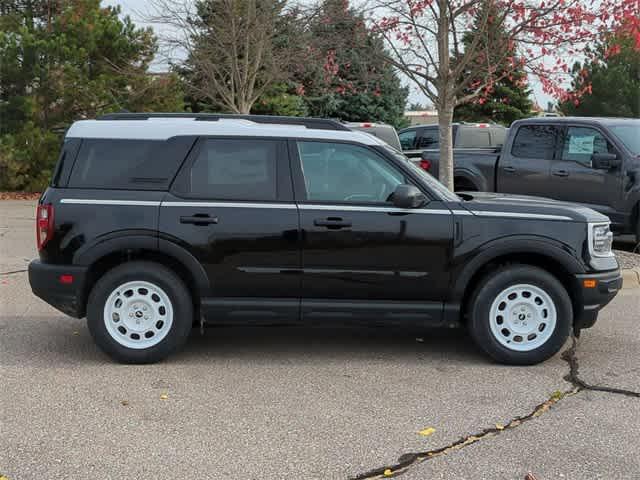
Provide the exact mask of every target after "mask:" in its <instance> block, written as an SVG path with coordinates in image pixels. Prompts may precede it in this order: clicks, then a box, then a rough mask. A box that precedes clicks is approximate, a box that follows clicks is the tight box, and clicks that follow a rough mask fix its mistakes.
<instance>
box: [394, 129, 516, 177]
mask: <svg viewBox="0 0 640 480" xmlns="http://www.w3.org/2000/svg"><path fill="white" fill-rule="evenodd" d="M507 131H508V129H507V128H505V127H503V126H502V125H498V124H497V123H466V122H460V123H454V124H453V151H454V152H464V153H487V152H488V153H495V152H497V151H498V150H499V149H500V148H501V147H502V145H503V144H504V140H505V138H506V136H507ZM398 137H399V138H400V145H401V147H402V153H404V154H405V155H406V156H407V157H409V158H411V159H414V161H417V162H419V161H420V159H421V157H422V154H423V153H424V152H427V153H429V154H431V155H430V156H439V154H440V136H439V128H438V125H415V126H412V127H408V128H404V129H402V130H400V131H399V132H398ZM423 168H424V165H423Z"/></svg>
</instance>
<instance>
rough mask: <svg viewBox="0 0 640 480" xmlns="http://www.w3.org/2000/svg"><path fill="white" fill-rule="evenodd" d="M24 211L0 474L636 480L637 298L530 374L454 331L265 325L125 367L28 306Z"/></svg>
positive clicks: (5, 296) (621, 301)
mask: <svg viewBox="0 0 640 480" xmlns="http://www.w3.org/2000/svg"><path fill="white" fill-rule="evenodd" d="M33 213H34V204H33V202H14V201H5V202H0V272H1V275H0V476H2V475H4V476H6V477H7V478H8V479H10V480H16V479H45V478H46V479H66V478H70V479H92V480H94V479H109V478H136V479H175V478H181V479H182V478H185V479H186V478H189V479H198V478H208V479H284V478H286V479H289V478H291V479H303V478H304V479H354V478H378V477H381V478H384V477H385V476H386V477H392V476H394V475H400V476H401V478H410V479H440V478H443V479H444V478H446V479H524V478H525V475H526V474H527V473H528V472H532V473H533V474H534V475H535V478H536V479H538V480H550V479H558V478H565V479H580V480H584V479H587V478H588V479H596V478H602V479H624V478H629V479H631V478H639V477H640V442H638V433H639V425H640V394H638V393H637V392H640V360H639V359H640V326H639V325H638V323H639V322H640V289H626V290H623V291H622V292H621V294H620V295H619V296H618V297H617V298H616V300H615V301H614V302H613V303H612V304H611V305H610V306H609V307H607V308H606V309H605V310H604V311H603V312H602V314H601V317H600V320H599V322H598V323H597V324H596V326H595V327H594V328H593V329H591V330H588V331H585V332H584V333H583V335H582V336H581V338H580V339H579V341H578V343H577V345H576V346H573V345H572V344H571V343H568V344H567V345H566V346H565V348H564V349H563V350H564V353H563V354H559V355H557V356H556V357H554V358H553V359H551V360H549V361H547V362H546V363H544V364H542V365H538V366H535V367H506V366H500V365H496V364H493V363H491V362H490V361H489V360H488V359H487V357H485V356H484V355H483V354H481V353H480V352H479V351H478V350H477V349H476V348H475V347H474V346H473V344H472V342H471V340H470V339H469V338H468V337H467V336H466V335H465V334H464V333H463V332H461V331H439V332H418V333H411V332H393V331H381V330H332V331H324V330H321V331H316V330H291V329H289V330H284V329H275V328H271V329H264V328H263V329H246V328H235V329H223V328H210V329H207V331H206V333H205V335H204V336H200V334H199V332H198V331H196V330H194V332H193V335H192V338H191V339H190V342H189V343H188V345H187V347H186V349H185V350H184V351H183V352H181V353H180V354H178V355H175V356H173V357H171V358H170V359H169V360H168V361H165V362H164V363H161V364H157V365H147V366H123V365H117V364H114V363H112V362H111V361H110V360H109V359H108V358H107V357H106V356H105V355H103V354H102V353H101V352H100V351H99V350H98V349H97V347H95V346H94V344H93V342H92V341H91V338H90V337H89V333H88V331H87V329H86V326H85V324H84V321H83V320H76V319H71V318H68V317H65V316H64V315H63V314H61V313H59V312H57V311H55V310H53V309H52V308H50V307H48V306H47V305H46V304H45V303H44V302H42V301H40V300H38V299H37V298H35V297H34V296H33V295H32V294H31V291H30V289H29V285H28V281H27V275H26V273H25V271H24V270H25V268H26V264H27V262H28V261H29V260H30V259H31V258H33V257H34V256H35V247H34V224H33ZM570 373H571V374H570ZM593 385H594V386H596V389H593V388H592V387H591V386H593ZM600 387H602V390H604V391H598V390H597V388H600ZM429 428H431V429H434V430H433V431H432V430H426V429H429ZM421 431H422V432H423V434H420V433H419V432H421ZM385 470H386V474H385Z"/></svg>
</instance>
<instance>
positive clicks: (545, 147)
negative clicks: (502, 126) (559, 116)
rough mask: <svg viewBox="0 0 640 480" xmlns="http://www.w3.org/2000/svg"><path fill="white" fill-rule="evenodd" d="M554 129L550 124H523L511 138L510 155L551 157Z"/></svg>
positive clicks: (539, 157) (544, 158)
mask: <svg viewBox="0 0 640 480" xmlns="http://www.w3.org/2000/svg"><path fill="white" fill-rule="evenodd" d="M555 138H556V129H555V127H553V126H551V125H524V126H522V127H520V128H519V129H518V132H517V133H516V138H515V139H514V140H513V147H512V148H511V155H513V156H514V157H520V158H534V159H536V158H537V159H541V160H551V159H553V151H554V148H555Z"/></svg>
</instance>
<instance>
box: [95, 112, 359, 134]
mask: <svg viewBox="0 0 640 480" xmlns="http://www.w3.org/2000/svg"><path fill="white" fill-rule="evenodd" d="M150 118H193V119H195V120H199V121H206V122H216V121H218V120H224V119H230V120H250V121H252V122H255V123H264V124H277V125H302V126H305V127H307V128H309V129H316V130H343V131H350V129H349V128H348V127H347V126H345V125H343V124H342V123H340V122H338V121H336V120H330V119H328V118H308V117H282V116H270V115H242V114H237V115H236V114H227V113H107V114H105V115H102V116H100V117H98V118H97V120H148V119H150Z"/></svg>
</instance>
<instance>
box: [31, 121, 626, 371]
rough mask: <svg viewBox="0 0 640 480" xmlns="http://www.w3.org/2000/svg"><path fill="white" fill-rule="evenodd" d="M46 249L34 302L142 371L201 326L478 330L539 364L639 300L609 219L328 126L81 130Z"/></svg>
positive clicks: (199, 124) (71, 136)
mask: <svg viewBox="0 0 640 480" xmlns="http://www.w3.org/2000/svg"><path fill="white" fill-rule="evenodd" d="M36 231H37V245H38V250H39V257H40V258H39V259H38V260H35V261H33V262H32V263H31V264H30V265H29V281H30V283H31V287H32V289H33V292H34V293H35V294H36V295H37V296H39V297H40V298H42V299H44V300H45V301H46V302H48V303H49V304H51V305H53V306H54V307H56V308H57V309H59V310H61V311H62V312H64V313H66V314H68V315H71V316H74V317H78V318H82V317H85V316H86V317H87V323H88V328H89V330H90V332H91V334H92V336H93V338H94V339H95V341H96V343H97V344H98V346H99V347H100V348H101V349H102V350H104V351H105V352H106V353H108V354H109V355H110V356H111V357H113V358H114V359H115V360H117V361H121V362H127V363H148V362H155V361H158V360H161V359H163V358H165V357H167V356H168V355H170V354H171V353H173V352H175V351H176V350H178V349H179V348H180V347H182V346H183V345H184V344H185V342H186V340H187V338H188V336H189V333H190V331H191V329H192V327H193V325H194V323H195V324H197V323H198V322H200V321H201V319H202V321H206V322H216V323H218V324H238V323H241V322H251V323H253V324H294V325H296V324H297V325H300V324H304V325H311V324H316V325H328V324H330V323H334V324H335V323H338V324H341V325H344V324H349V323H351V324H353V323H357V322H359V323H361V324H366V325H391V324H393V325H404V326H412V327H416V326H418V327H428V326H447V327H451V326H465V327H466V328H468V329H469V331H470V332H471V335H472V337H473V338H474V340H475V341H476V343H477V344H478V346H479V347H480V348H481V349H483V350H484V351H485V352H486V353H487V354H489V355H490V356H491V357H493V358H494V359H495V360H497V361H499V362H504V363H509V364H534V363H537V362H540V361H542V360H545V359H547V358H549V357H550V356H551V355H553V354H555V353H556V352H557V351H558V350H559V349H560V348H561V347H562V345H563V344H564V343H565V341H566V339H567V337H568V336H569V334H570V333H571V331H572V330H573V331H575V332H579V331H580V329H584V328H588V327H590V326H592V325H593V324H594V322H595V321H596V318H597V315H598V311H599V310H600V309H601V308H602V307H604V306H605V305H606V304H607V303H608V302H609V301H611V299H612V298H613V297H614V296H615V295H616V293H617V291H618V289H619V288H620V287H621V284H622V279H621V276H620V271H619V268H618V264H617V261H616V258H615V257H614V255H613V253H612V251H611V242H612V237H611V232H610V230H609V219H608V218H607V217H605V216H604V215H601V214H599V213H597V212H595V211H593V210H590V209H588V208H584V207H578V206H574V205H571V204H566V203H560V202H557V201H552V200H544V199H536V198H527V197H517V196H507V195H501V194H477V195H475V196H474V197H473V198H471V197H458V196H457V195H455V194H453V193H451V192H450V191H448V190H447V189H445V188H444V187H443V186H442V185H441V184H440V183H438V182H437V181H436V180H435V179H434V178H433V177H431V176H430V175H429V174H428V173H426V172H424V171H423V170H421V169H420V168H419V167H416V166H414V165H413V164H412V163H411V162H409V161H408V160H407V159H406V157H404V156H403V155H402V154H400V153H399V152H397V151H396V150H394V149H393V148H391V147H389V146H388V145H387V144H386V143H384V142H383V141H381V140H380V139H377V138H376V137H374V136H371V135H368V134H366V133H362V132H353V131H349V130H348V128H347V127H346V126H344V125H342V124H340V123H339V122H334V121H331V120H323V119H300V118H283V117H259V116H250V115H248V116H224V115H213V114H200V115H197V114H196V115H194V114H189V115H177V114H112V115H107V116H104V117H101V118H99V119H97V120H83V121H78V122H76V123H74V124H73V125H72V126H71V127H70V129H69V130H68V132H67V134H66V138H65V141H64V146H63V148H62V152H61V155H60V159H59V161H58V164H57V167H56V169H55V171H54V174H53V178H52V180H51V184H50V186H49V188H48V189H47V190H46V191H45V192H44V193H43V194H42V197H41V198H40V201H39V204H38V206H37V217H36Z"/></svg>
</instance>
